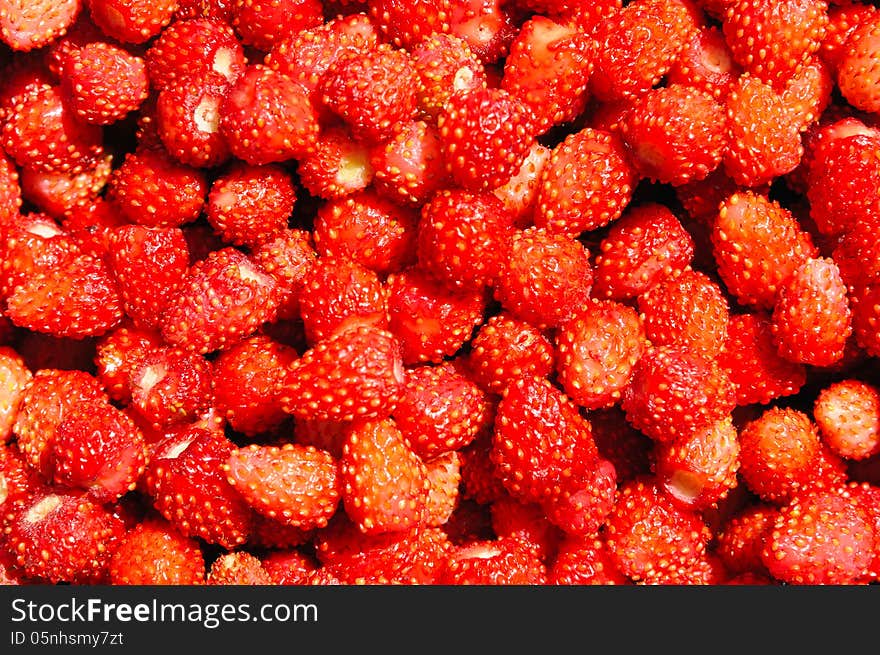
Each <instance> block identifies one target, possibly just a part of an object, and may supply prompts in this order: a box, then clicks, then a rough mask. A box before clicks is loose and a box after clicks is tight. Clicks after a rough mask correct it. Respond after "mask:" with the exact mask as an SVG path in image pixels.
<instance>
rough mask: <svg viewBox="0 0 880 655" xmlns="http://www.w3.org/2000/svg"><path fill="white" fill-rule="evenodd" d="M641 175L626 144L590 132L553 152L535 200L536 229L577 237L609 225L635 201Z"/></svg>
mask: <svg viewBox="0 0 880 655" xmlns="http://www.w3.org/2000/svg"><path fill="white" fill-rule="evenodd" d="M637 181H638V176H637V174H636V172H635V169H634V168H633V165H632V164H631V163H630V160H629V155H628V154H627V152H626V149H625V147H624V145H623V142H622V141H621V140H620V139H619V138H618V137H617V136H615V135H613V134H610V133H608V132H606V131H604V130H597V129H593V128H590V127H587V128H584V129H582V130H580V131H578V132H575V133H573V134H569V135H568V136H566V137H565V139H563V141H562V142H561V143H559V144H558V145H557V146H556V147H554V148H553V150H552V151H551V152H550V159H549V160H548V161H547V163H546V164H544V168H543V170H542V171H541V176H540V178H539V183H538V192H537V198H536V199H535V215H534V220H535V225H537V226H538V227H544V228H546V229H548V230H551V231H553V232H564V233H567V234H570V235H572V236H577V235H579V234H581V233H582V232H587V231H590V230H595V229H597V228H600V227H604V226H605V225H608V224H609V223H611V222H612V221H614V220H616V219H617V218H619V217H620V215H621V214H622V213H623V210H624V208H625V207H626V206H627V205H628V204H629V202H630V200H631V199H632V194H633V190H634V189H635V186H636V182H637Z"/></svg>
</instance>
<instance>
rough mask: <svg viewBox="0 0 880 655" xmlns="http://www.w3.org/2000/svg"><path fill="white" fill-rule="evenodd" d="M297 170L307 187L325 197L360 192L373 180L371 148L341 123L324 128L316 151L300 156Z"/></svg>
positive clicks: (310, 191)
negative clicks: (354, 136) (352, 134)
mask: <svg viewBox="0 0 880 655" xmlns="http://www.w3.org/2000/svg"><path fill="white" fill-rule="evenodd" d="M296 170H297V173H298V174H299V181H300V183H301V184H302V185H303V186H304V187H305V188H306V190H307V191H308V192H309V193H310V194H312V195H313V196H317V197H319V198H324V199H334V198H342V197H345V196H348V195H350V194H352V193H355V192H357V191H361V190H362V189H365V188H366V187H367V186H369V184H370V182H371V181H372V179H373V169H372V167H371V165H370V157H369V148H368V147H367V146H366V145H364V144H363V143H361V142H360V141H357V140H355V139H354V138H353V137H352V136H351V133H350V132H349V130H348V128H346V127H345V126H342V125H331V126H329V127H326V128H324V129H323V130H322V131H321V133H320V134H319V135H318V139H317V141H316V142H315V149H314V151H313V152H311V153H310V154H308V155H306V156H305V157H303V158H302V159H300V161H299V164H298V166H297V169H296Z"/></svg>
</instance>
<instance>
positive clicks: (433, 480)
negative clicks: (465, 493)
mask: <svg viewBox="0 0 880 655" xmlns="http://www.w3.org/2000/svg"><path fill="white" fill-rule="evenodd" d="M425 470H426V471H427V476H428V497H427V499H426V500H425V510H424V514H423V515H422V521H421V522H422V523H423V524H424V525H425V526H427V527H429V528H430V527H445V526H446V523H447V522H448V521H449V517H450V516H452V514H453V512H455V510H456V508H457V507H458V503H459V494H460V493H461V454H460V453H459V452H458V451H457V450H451V451H448V452H445V453H443V454H442V455H437V456H436V457H432V458H431V459H429V460H426V461H425Z"/></svg>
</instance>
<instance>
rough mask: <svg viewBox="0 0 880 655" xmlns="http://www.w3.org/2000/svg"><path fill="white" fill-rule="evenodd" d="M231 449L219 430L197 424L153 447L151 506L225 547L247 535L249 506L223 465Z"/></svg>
mask: <svg viewBox="0 0 880 655" xmlns="http://www.w3.org/2000/svg"><path fill="white" fill-rule="evenodd" d="M234 449H235V445H234V444H233V443H232V442H231V441H229V440H228V439H227V438H226V437H224V436H223V434H222V433H219V432H215V431H210V430H205V429H202V428H196V427H192V428H189V429H187V430H184V431H183V432H181V433H180V434H177V435H174V436H170V437H166V438H165V439H164V440H163V441H161V442H159V443H157V444H156V445H155V446H154V447H153V449H152V452H151V454H150V463H149V464H148V465H147V471H146V473H145V484H146V489H147V491H148V493H149V497H150V499H151V500H152V502H153V505H154V506H155V508H156V509H157V510H158V511H159V512H160V513H161V514H162V516H163V517H164V518H165V519H167V520H168V521H169V522H170V523H171V524H172V525H173V526H174V527H175V528H176V529H177V530H179V531H180V532H181V533H182V534H183V535H184V536H188V537H198V538H200V539H204V540H205V541H206V542H208V543H211V544H218V545H220V546H222V547H224V548H227V549H231V548H234V547H236V546H239V545H241V544H243V543H245V541H247V538H248V534H249V532H250V522H251V509H250V506H249V505H248V504H247V503H246V502H245V501H244V499H243V498H242V497H241V495H239V493H238V492H237V491H236V490H235V489H234V488H233V487H232V485H230V484H229V482H228V481H227V480H226V475H225V474H224V472H223V469H222V467H223V464H225V463H226V461H227V459H228V458H229V456H230V454H231V453H232V451H233V450H234Z"/></svg>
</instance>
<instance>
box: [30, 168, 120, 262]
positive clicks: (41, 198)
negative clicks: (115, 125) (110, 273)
mask: <svg viewBox="0 0 880 655" xmlns="http://www.w3.org/2000/svg"><path fill="white" fill-rule="evenodd" d="M111 173H112V155H109V154H108V155H105V156H103V157H101V158H99V159H96V160H94V161H93V162H91V164H90V165H87V166H84V167H83V169H82V170H81V171H80V172H79V173H76V174H73V173H67V172H50V171H45V170H42V169H40V168H34V167H31V166H25V167H23V168H22V169H21V172H20V176H19V182H20V184H21V197H22V199H23V200H26V201H27V202H29V203H30V204H32V205H33V206H35V207H36V208H37V209H38V210H40V211H41V212H45V213H47V214H49V215H50V216H53V217H54V218H57V219H59V220H61V221H62V223H64V224H65V227H66V228H67V229H68V230H69V231H72V230H71V226H69V225H67V224H68V223H69V222H70V221H69V220H67V217H68V215H70V214H72V213H74V212H75V211H76V210H80V212H84V211H87V209H86V208H88V207H89V206H91V205H92V204H93V203H95V201H96V200H97V199H98V198H99V197H100V195H101V193H102V192H103V190H104V188H105V187H106V185H107V182H108V181H109V180H110V175H111ZM96 231H97V230H96ZM97 240H98V239H95V241H97ZM87 249H88V248H86V250H87Z"/></svg>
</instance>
